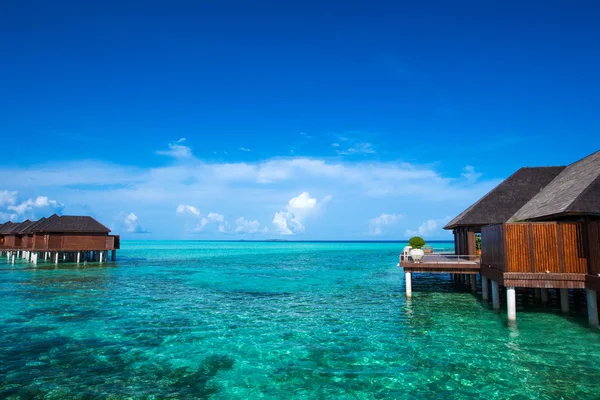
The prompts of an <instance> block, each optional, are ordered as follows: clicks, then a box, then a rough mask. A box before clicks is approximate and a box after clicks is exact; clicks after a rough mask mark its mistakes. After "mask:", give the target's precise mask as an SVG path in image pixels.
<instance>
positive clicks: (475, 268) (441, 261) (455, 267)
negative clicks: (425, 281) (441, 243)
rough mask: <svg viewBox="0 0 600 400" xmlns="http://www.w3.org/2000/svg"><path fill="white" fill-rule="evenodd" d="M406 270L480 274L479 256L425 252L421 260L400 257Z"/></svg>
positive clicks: (401, 263) (401, 264)
mask: <svg viewBox="0 0 600 400" xmlns="http://www.w3.org/2000/svg"><path fill="white" fill-rule="evenodd" d="M400 266H401V267H402V268H404V271H405V272H416V273H434V274H436V273H437V274H470V275H477V274H479V269H480V261H479V256H457V255H454V254H425V256H424V257H423V259H422V260H421V261H418V262H417V261H414V260H412V259H411V258H410V257H407V258H404V257H401V258H400Z"/></svg>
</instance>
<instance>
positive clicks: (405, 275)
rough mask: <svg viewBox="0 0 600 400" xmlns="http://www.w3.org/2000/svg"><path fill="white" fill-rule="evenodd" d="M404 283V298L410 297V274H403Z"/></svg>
mask: <svg viewBox="0 0 600 400" xmlns="http://www.w3.org/2000/svg"><path fill="white" fill-rule="evenodd" d="M404 283H405V285H406V297H412V274H411V273H410V272H406V273H404Z"/></svg>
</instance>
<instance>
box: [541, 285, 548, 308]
mask: <svg viewBox="0 0 600 400" xmlns="http://www.w3.org/2000/svg"><path fill="white" fill-rule="evenodd" d="M541 292H542V303H544V304H548V289H546V288H544V289H542V291H541Z"/></svg>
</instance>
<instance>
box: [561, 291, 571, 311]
mask: <svg viewBox="0 0 600 400" xmlns="http://www.w3.org/2000/svg"><path fill="white" fill-rule="evenodd" d="M560 310H561V311H562V312H564V313H568V312H569V289H560Z"/></svg>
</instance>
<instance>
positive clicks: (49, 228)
mask: <svg viewBox="0 0 600 400" xmlns="http://www.w3.org/2000/svg"><path fill="white" fill-rule="evenodd" d="M38 232H39V233H44V232H48V233H51V232H56V233H61V232H65V233H109V232H110V229H108V228H107V227H106V226H104V225H102V224H101V223H100V222H98V221H96V220H95V219H94V218H92V217H79V216H68V215H67V216H58V215H56V214H54V215H52V216H50V217H48V218H42V219H39V220H37V221H30V220H25V221H23V222H17V223H14V222H7V223H5V224H0V234H3V235H16V234H32V233H38Z"/></svg>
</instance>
